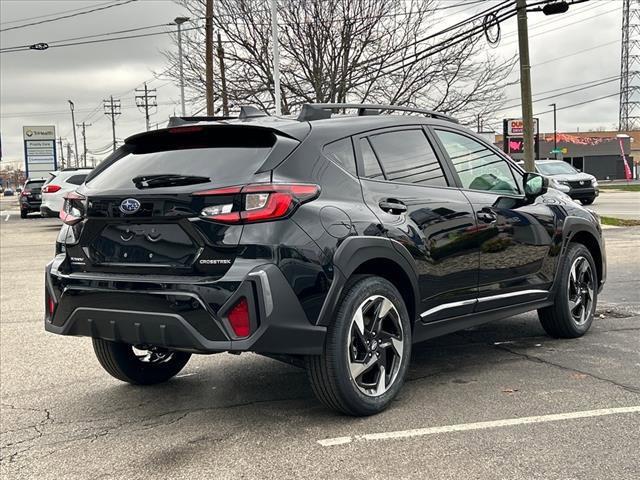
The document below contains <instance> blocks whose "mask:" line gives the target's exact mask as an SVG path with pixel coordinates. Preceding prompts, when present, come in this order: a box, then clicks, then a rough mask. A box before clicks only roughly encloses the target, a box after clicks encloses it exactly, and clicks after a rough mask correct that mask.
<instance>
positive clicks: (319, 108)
mask: <svg viewBox="0 0 640 480" xmlns="http://www.w3.org/2000/svg"><path fill="white" fill-rule="evenodd" d="M343 109H344V110H354V109H356V110H358V116H359V117H363V116H367V115H380V114H381V113H382V112H386V111H400V112H409V113H419V114H420V115H425V116H427V117H431V118H436V119H438V120H446V121H448V122H453V123H458V120H457V119H455V118H453V117H450V116H449V115H445V114H444V113H440V112H434V111H433V110H425V109H423V108H413V107H404V106H401V105H380V104H374V103H305V104H304V105H302V110H301V111H300V114H299V115H298V120H299V121H301V122H309V121H312V120H323V119H325V118H331V114H332V112H333V110H343Z"/></svg>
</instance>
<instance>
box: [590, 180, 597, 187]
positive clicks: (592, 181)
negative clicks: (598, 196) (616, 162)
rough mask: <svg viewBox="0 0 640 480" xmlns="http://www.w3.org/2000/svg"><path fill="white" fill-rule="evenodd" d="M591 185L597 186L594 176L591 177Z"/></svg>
mask: <svg viewBox="0 0 640 480" xmlns="http://www.w3.org/2000/svg"><path fill="white" fill-rule="evenodd" d="M591 185H592V186H594V187H597V186H598V180H596V179H595V178H592V179H591Z"/></svg>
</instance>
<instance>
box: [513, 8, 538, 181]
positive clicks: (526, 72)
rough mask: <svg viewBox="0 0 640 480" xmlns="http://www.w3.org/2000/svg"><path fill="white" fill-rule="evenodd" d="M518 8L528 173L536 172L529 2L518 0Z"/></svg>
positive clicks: (523, 118) (521, 88)
mask: <svg viewBox="0 0 640 480" xmlns="http://www.w3.org/2000/svg"><path fill="white" fill-rule="evenodd" d="M516 8H517V10H518V50H519V52H520V55H519V56H520V96H521V97H522V123H523V127H524V128H523V130H524V132H523V137H524V138H523V140H524V169H525V170H526V171H527V172H535V171H536V170H535V159H534V147H533V100H532V98H531V62H530V60H529V27H528V25H527V0H516Z"/></svg>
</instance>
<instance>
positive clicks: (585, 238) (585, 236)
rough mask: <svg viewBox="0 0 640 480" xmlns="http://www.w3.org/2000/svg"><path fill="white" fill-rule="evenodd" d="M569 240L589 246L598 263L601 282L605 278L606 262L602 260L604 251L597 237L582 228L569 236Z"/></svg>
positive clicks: (594, 259)
mask: <svg viewBox="0 0 640 480" xmlns="http://www.w3.org/2000/svg"><path fill="white" fill-rule="evenodd" d="M569 241H570V242H572V243H580V244H582V245H584V246H585V247H586V248H587V250H589V253H591V256H592V257H593V261H594V262H595V264H596V272H597V274H598V283H601V282H602V281H603V280H604V278H603V273H604V272H603V270H604V264H603V261H602V260H603V259H602V251H601V249H600V243H599V242H598V240H597V239H596V237H595V236H594V235H593V234H592V233H591V232H588V231H587V230H580V231H578V232H575V233H574V234H573V235H571V236H570V237H569Z"/></svg>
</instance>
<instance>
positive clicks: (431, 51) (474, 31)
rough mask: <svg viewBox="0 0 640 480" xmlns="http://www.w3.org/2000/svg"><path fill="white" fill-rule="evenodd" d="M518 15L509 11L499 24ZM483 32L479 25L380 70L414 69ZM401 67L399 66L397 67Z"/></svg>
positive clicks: (502, 15) (500, 18)
mask: <svg viewBox="0 0 640 480" xmlns="http://www.w3.org/2000/svg"><path fill="white" fill-rule="evenodd" d="M516 14H517V11H516V10H512V11H508V12H504V13H501V14H500V16H499V17H497V19H496V21H497V22H501V21H504V20H508V19H509V18H511V17H514V16H515V15H516ZM482 31H484V25H477V26H475V27H473V28H471V29H470V30H468V31H466V32H462V33H460V34H458V35H456V36H454V37H451V38H448V39H446V40H443V41H441V42H439V43H436V44H434V45H431V46H429V47H427V48H425V49H423V50H421V51H418V52H415V53H412V54H411V55H409V58H412V57H414V59H413V60H411V61H410V62H409V63H405V62H407V60H408V58H406V57H404V58H401V59H399V60H396V61H394V62H391V63H389V64H386V65H384V68H387V67H390V66H391V67H394V68H392V69H391V70H382V69H381V70H380V73H381V74H386V75H388V74H390V73H394V72H396V71H398V70H402V69H404V68H407V67H412V66H413V65H415V64H416V63H418V62H419V61H421V60H424V59H426V58H428V57H430V56H432V55H435V54H436V53H439V52H441V51H443V50H446V49H448V48H450V47H452V46H454V45H457V44H459V43H462V42H463V41H465V40H469V39H470V38H472V37H474V36H476V35H478V34H479V33H482ZM363 63H368V60H367V61H365V62H363ZM396 65H399V66H396ZM369 81H370V80H362V81H360V82H357V83H355V84H352V85H351V88H355V87H358V86H360V85H363V84H365V83H368V82H369Z"/></svg>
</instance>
